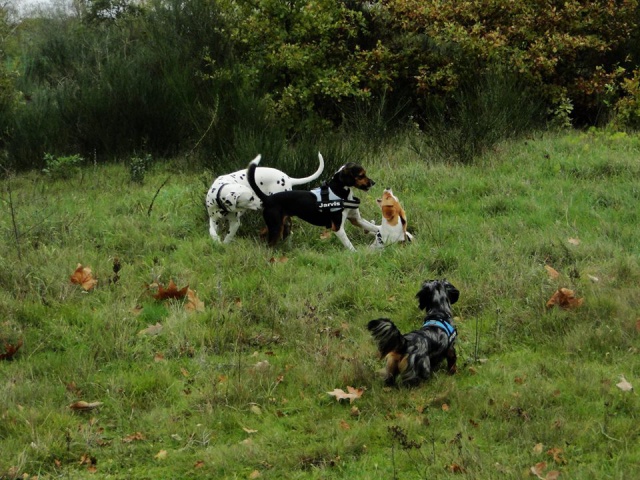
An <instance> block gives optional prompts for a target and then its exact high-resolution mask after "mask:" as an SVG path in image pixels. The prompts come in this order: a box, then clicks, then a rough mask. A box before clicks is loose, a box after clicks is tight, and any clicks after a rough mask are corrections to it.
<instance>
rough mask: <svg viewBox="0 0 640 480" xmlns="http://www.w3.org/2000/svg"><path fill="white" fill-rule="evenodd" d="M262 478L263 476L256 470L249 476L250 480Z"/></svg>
mask: <svg viewBox="0 0 640 480" xmlns="http://www.w3.org/2000/svg"><path fill="white" fill-rule="evenodd" d="M261 476H262V474H261V473H260V472H259V471H258V470H254V471H253V472H251V473H250V474H249V478H250V479H252V480H253V479H255V478H260V477H261Z"/></svg>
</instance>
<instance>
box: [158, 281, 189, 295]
mask: <svg viewBox="0 0 640 480" xmlns="http://www.w3.org/2000/svg"><path fill="white" fill-rule="evenodd" d="M188 290H189V285H187V286H186V287H184V288H181V289H178V287H177V285H176V284H175V283H174V282H173V280H169V285H168V286H167V288H164V287H163V286H162V285H158V293H156V294H154V295H152V296H153V298H155V299H156V300H169V299H174V300H181V299H183V298H184V297H185V296H186V295H187V291H188Z"/></svg>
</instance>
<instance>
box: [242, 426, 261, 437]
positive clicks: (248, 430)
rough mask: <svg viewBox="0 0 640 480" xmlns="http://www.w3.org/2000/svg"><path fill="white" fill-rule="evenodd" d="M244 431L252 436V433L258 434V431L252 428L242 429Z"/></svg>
mask: <svg viewBox="0 0 640 480" xmlns="http://www.w3.org/2000/svg"><path fill="white" fill-rule="evenodd" d="M242 430H244V431H245V432H247V433H248V434H249V435H251V434H252V433H258V430H254V429H252V428H247V427H242Z"/></svg>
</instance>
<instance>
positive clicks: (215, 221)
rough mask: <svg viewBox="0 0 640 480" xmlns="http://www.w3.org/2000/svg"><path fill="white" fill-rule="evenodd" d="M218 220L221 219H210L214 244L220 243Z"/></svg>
mask: <svg viewBox="0 0 640 480" xmlns="http://www.w3.org/2000/svg"><path fill="white" fill-rule="evenodd" d="M218 220H219V218H218V217H217V216H216V217H215V218H214V217H213V216H210V217H209V235H211V238H213V241H214V242H218V243H219V242H220V237H219V236H218Z"/></svg>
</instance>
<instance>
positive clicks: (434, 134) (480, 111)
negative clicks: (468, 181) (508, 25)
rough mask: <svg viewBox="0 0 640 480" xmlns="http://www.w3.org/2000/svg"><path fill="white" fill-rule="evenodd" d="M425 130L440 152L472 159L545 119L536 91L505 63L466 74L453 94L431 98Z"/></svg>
mask: <svg viewBox="0 0 640 480" xmlns="http://www.w3.org/2000/svg"><path fill="white" fill-rule="evenodd" d="M427 104H428V107H427V112H428V113H427V114H426V118H425V119H424V131H425V134H426V136H427V143H428V144H430V146H431V147H433V148H434V149H435V150H436V152H437V153H439V155H440V156H442V157H444V158H448V159H454V160H456V161H459V162H462V163H469V162H471V161H472V160H473V159H474V158H476V157H478V156H480V155H481V154H483V153H484V152H485V151H487V150H488V149H490V148H492V147H493V146H494V145H496V144H497V143H498V142H500V141H502V140H505V139H508V138H513V137H517V136H519V135H522V134H523V133H525V132H527V131H530V130H532V129H534V128H536V127H539V126H540V125H541V124H542V121H543V118H544V108H543V104H542V103H541V102H540V100H539V99H538V98H537V97H536V96H535V93H534V91H532V90H531V89H528V88H526V86H525V85H523V83H522V82H521V81H520V80H519V79H518V78H517V77H515V76H514V75H512V74H510V73H509V72H508V71H506V70H504V69H502V68H494V69H492V70H490V71H488V72H486V73H485V74H484V75H481V76H479V78H477V79H468V80H467V81H465V83H464V84H463V85H461V86H460V88H458V89H457V90H456V91H455V92H454V93H453V94H452V95H451V98H450V99H444V100H443V99H441V98H439V99H436V100H431V101H430V102H427Z"/></svg>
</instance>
